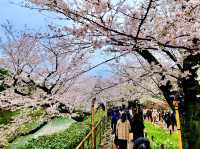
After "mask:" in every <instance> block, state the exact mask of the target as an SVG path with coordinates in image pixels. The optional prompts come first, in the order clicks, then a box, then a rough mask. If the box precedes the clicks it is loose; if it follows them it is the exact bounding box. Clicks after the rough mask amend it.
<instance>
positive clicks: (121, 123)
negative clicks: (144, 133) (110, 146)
mask: <svg viewBox="0 0 200 149" xmlns="http://www.w3.org/2000/svg"><path fill="white" fill-rule="evenodd" d="M130 129H131V127H130V123H129V121H128V120H127V116H126V113H122V116H121V119H119V120H118V122H117V126H116V136H117V139H118V146H119V149H127V144H128V139H129V131H130Z"/></svg>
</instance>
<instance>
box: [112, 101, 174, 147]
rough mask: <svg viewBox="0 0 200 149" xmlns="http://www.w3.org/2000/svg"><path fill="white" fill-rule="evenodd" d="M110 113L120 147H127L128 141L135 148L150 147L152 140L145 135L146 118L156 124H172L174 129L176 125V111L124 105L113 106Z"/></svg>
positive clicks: (116, 142) (115, 140)
mask: <svg viewBox="0 0 200 149" xmlns="http://www.w3.org/2000/svg"><path fill="white" fill-rule="evenodd" d="M108 114H109V115H110V116H111V128H112V133H113V135H114V136H115V139H114V144H115V145H116V146H117V148H118V149H127V145H128V142H132V144H134V145H133V149H150V142H149V140H148V139H147V138H146V137H145V135H144V128H145V126H144V120H149V121H151V122H152V123H155V124H156V123H157V124H159V123H162V124H164V125H166V128H169V127H170V126H171V128H172V130H173V131H174V128H175V126H176V117H175V112H170V111H162V110H157V109H142V108H132V107H126V106H125V105H122V107H113V108H112V109H110V110H109V113H108ZM170 133H171V130H170ZM131 136H132V137H131Z"/></svg>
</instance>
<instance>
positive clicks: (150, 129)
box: [145, 122, 178, 149]
mask: <svg viewBox="0 0 200 149" xmlns="http://www.w3.org/2000/svg"><path fill="white" fill-rule="evenodd" d="M145 129H146V131H147V134H148V136H147V137H148V138H149V139H150V142H151V148H152V149H158V148H160V145H161V144H164V145H165V146H166V148H167V149H178V133H177V132H175V133H172V135H170V133H169V131H167V130H165V129H162V128H160V127H159V126H155V125H153V124H152V123H150V122H145ZM152 136H153V137H154V139H153V141H152V140H151V137H152Z"/></svg>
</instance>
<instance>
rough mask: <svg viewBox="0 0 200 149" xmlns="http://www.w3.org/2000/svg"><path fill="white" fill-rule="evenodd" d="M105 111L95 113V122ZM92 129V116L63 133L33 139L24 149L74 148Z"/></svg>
mask: <svg viewBox="0 0 200 149" xmlns="http://www.w3.org/2000/svg"><path fill="white" fill-rule="evenodd" d="M104 115H105V112H102V111H100V112H97V113H96V114H95V123H97V122H98V121H99V120H100V119H101V118H102V116H104ZM90 130H91V116H89V117H88V119H86V120H85V121H83V122H76V123H74V124H72V125H71V126H70V127H69V128H68V129H66V130H65V131H63V132H61V133H57V134H53V135H49V136H41V137H39V138H37V139H32V140H31V141H29V143H28V144H27V145H25V146H24V147H23V149H73V148H75V147H76V146H77V145H78V144H79V143H80V142H81V140H82V139H83V138H84V137H85V136H86V135H87V134H88V133H89V131H90Z"/></svg>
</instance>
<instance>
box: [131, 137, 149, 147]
mask: <svg viewBox="0 0 200 149" xmlns="http://www.w3.org/2000/svg"><path fill="white" fill-rule="evenodd" d="M133 149H151V147H150V142H149V140H148V139H147V138H144V137H139V138H138V139H136V140H135V141H134V146H133Z"/></svg>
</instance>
